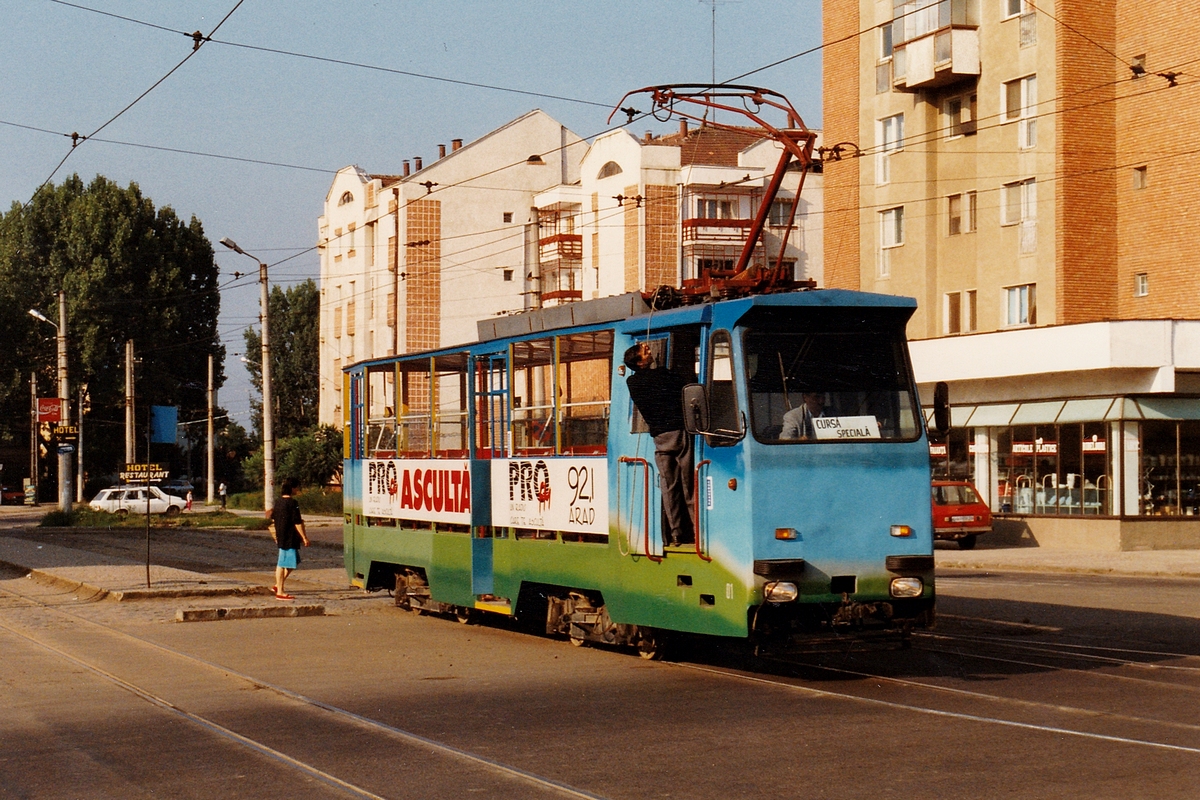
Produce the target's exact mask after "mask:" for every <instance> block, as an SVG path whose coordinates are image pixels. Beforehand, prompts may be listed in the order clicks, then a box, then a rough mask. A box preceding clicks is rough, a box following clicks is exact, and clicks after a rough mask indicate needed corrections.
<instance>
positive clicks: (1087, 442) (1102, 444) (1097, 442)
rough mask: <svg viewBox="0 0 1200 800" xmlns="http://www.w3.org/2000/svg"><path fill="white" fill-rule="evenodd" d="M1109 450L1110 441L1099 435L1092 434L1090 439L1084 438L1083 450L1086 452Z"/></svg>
mask: <svg viewBox="0 0 1200 800" xmlns="http://www.w3.org/2000/svg"><path fill="white" fill-rule="evenodd" d="M1107 451H1108V442H1106V441H1105V440H1104V439H1101V438H1100V437H1099V436H1092V438H1090V439H1084V440H1083V452H1085V453H1105V452H1107Z"/></svg>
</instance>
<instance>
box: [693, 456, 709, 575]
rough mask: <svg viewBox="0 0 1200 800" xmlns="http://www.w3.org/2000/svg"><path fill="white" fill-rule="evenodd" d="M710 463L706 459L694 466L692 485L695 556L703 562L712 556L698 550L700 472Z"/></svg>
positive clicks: (699, 537)
mask: <svg viewBox="0 0 1200 800" xmlns="http://www.w3.org/2000/svg"><path fill="white" fill-rule="evenodd" d="M711 463H712V459H709V458H706V459H704V460H703V461H701V462H700V463H699V464H697V465H696V474H695V477H694V483H693V485H692V506H693V507H694V509H695V512H696V513H695V514H693V515H692V518H693V519H694V520H696V535H695V537H693V538H694V539H695V542H696V555H698V556H700V558H701V559H702V560H704V561H712V556H710V555H706V554H705V553H704V551H703V550H702V549H701V548H700V539H701V536H700V531H701V527H700V470H701V468H703V467H704V466H705V465H706V464H711Z"/></svg>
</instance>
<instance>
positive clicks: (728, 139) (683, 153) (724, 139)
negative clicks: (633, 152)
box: [652, 125, 763, 167]
mask: <svg viewBox="0 0 1200 800" xmlns="http://www.w3.org/2000/svg"><path fill="white" fill-rule="evenodd" d="M762 138H763V132H762V131H761V130H759V129H758V128H742V127H738V128H733V129H728V128H714V127H712V126H711V125H701V126H700V127H699V128H691V129H689V130H688V131H687V132H686V133H672V134H669V135H667V136H660V137H658V138H657V139H654V140H653V142H652V144H657V145H667V146H674V147H678V148H679V165H680V166H681V167H686V166H689V165H692V164H700V165H703V166H708V167H736V166H737V165H738V153H740V152H741V151H742V150H744V149H746V148H747V147H749V146H750V145H752V144H754V143H755V142H757V141H758V140H759V139H762Z"/></svg>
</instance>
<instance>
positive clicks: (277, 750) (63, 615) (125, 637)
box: [0, 587, 604, 800]
mask: <svg viewBox="0 0 1200 800" xmlns="http://www.w3.org/2000/svg"><path fill="white" fill-rule="evenodd" d="M14 611H16V612H30V611H32V612H34V613H35V615H40V617H36V618H34V619H32V620H27V621H26V624H24V625H22V624H20V623H19V622H14V621H13V620H11V619H0V631H3V632H4V633H7V634H8V635H10V636H12V637H16V638H17V639H19V640H22V641H24V642H27V643H28V644H30V645H33V646H35V647H36V648H39V649H40V650H42V651H44V652H47V653H50V654H51V655H52V656H54V657H55V658H58V659H62V660H63V661H65V662H66V663H69V664H71V665H73V666H74V667H76V668H78V669H82V670H84V671H86V672H87V673H89V674H91V675H92V676H94V677H96V678H98V679H100V680H103V681H105V682H107V683H109V684H112V685H115V686H117V687H119V688H120V689H122V690H124V691H126V692H128V693H130V694H132V695H133V696H134V697H136V698H138V699H140V700H141V701H143V702H145V703H148V704H149V705H151V706H153V707H154V708H156V709H159V710H160V711H162V712H164V713H167V714H170V715H172V716H175V717H177V718H181V719H184V720H186V721H187V722H189V723H191V724H193V725H195V726H197V727H199V728H201V729H202V730H204V731H207V732H208V733H210V734H213V735H215V736H218V737H221V738H222V739H225V740H226V741H229V742H232V743H234V744H236V745H237V746H239V747H241V748H243V749H244V750H246V751H249V752H252V753H255V754H257V755H259V756H263V757H266V758H268V759H271V760H272V761H273V762H275V763H277V764H280V765H283V766H284V767H286V768H288V769H290V770H292V771H294V772H296V773H298V774H299V775H301V776H304V777H305V778H308V779H311V780H316V781H319V782H321V783H323V784H325V785H327V786H328V787H330V788H331V789H334V790H335V791H338V792H342V793H345V794H348V795H349V796H352V797H358V798H370V799H371V800H382V799H383V798H384V797H386V796H387V795H386V794H379V793H377V790H373V789H372V788H369V787H366V786H363V785H360V784H359V783H354V782H351V781H348V780H345V779H343V778H340V777H338V776H337V775H336V774H335V770H333V769H331V768H329V767H323V766H321V765H319V764H315V763H313V762H312V760H311V759H309V760H306V759H305V758H303V757H300V756H297V755H292V754H289V753H288V752H287V751H286V750H285V749H284V748H283V747H281V746H278V745H275V744H272V743H271V742H269V741H267V738H269V737H265V736H259V735H256V734H254V733H253V732H243V731H239V730H237V729H235V728H234V727H233V726H232V725H227V724H223V723H222V722H221V721H219V720H218V719H217V718H216V715H214V714H211V713H205V712H202V711H198V710H193V709H189V708H188V707H186V705H185V704H184V703H180V702H178V701H173V700H171V699H170V698H169V697H168V696H166V695H167V694H168V692H166V691H164V690H163V689H154V688H152V687H150V686H148V685H146V684H147V683H149V681H145V680H139V679H136V678H130V677H127V676H122V675H119V674H117V670H116V669H114V668H112V667H108V666H104V665H103V664H102V663H100V662H101V660H100V659H98V658H96V657H95V656H92V657H88V656H85V655H81V654H80V653H78V652H71V651H70V650H69V649H68V647H66V646H64V645H62V644H61V643H56V642H55V641H53V640H52V637H50V636H48V635H47V634H46V630H47V628H48V626H47V625H46V622H47V620H46V619H45V617H46V616H47V615H55V616H57V617H59V618H60V620H62V619H65V620H67V621H68V622H69V623H70V624H72V625H82V626H86V627H87V628H89V629H90V630H91V631H93V632H98V633H100V634H101V635H102V636H106V637H108V638H109V639H110V640H119V641H120V642H122V643H125V644H127V645H129V644H132V645H134V646H135V647H138V648H141V649H142V650H143V651H148V652H150V653H152V654H156V655H158V656H160V657H164V656H165V657H167V658H169V659H170V660H171V661H172V662H174V664H175V665H176V666H177V665H178V663H179V662H184V663H186V664H190V665H191V666H192V667H193V668H196V669H198V670H200V671H203V672H205V673H207V676H206V677H207V679H208V680H209V681H213V680H215V681H216V683H217V684H220V685H223V686H224V693H225V694H226V695H229V694H230V693H232V692H237V691H241V690H245V689H253V690H258V691H264V690H265V691H267V692H269V693H270V694H271V695H272V696H273V697H274V698H275V699H276V701H282V702H283V703H284V704H287V705H290V706H292V712H293V714H295V712H297V711H298V712H299V714H298V715H296V716H297V717H298V718H299V717H302V718H304V719H305V721H306V722H305V725H306V726H308V728H307V730H306V735H308V736H310V737H311V736H312V735H313V732H312V727H313V726H317V725H322V724H324V725H325V726H326V727H327V728H330V729H332V730H334V732H335V733H334V737H335V738H336V731H337V730H344V729H347V728H349V729H355V730H358V731H360V732H366V733H368V734H371V735H374V736H377V737H381V738H382V739H386V740H389V741H390V742H391V744H392V745H393V747H395V746H399V747H400V748H401V749H411V748H415V749H418V750H421V751H424V753H425V754H426V757H430V758H435V759H449V760H451V761H454V762H457V763H459V764H461V765H462V766H463V767H465V768H467V769H473V770H476V771H479V772H483V773H487V774H489V775H491V777H492V778H493V779H496V780H499V781H501V782H503V783H506V784H509V790H510V791H514V792H515V791H517V786H520V787H521V789H520V790H519V791H520V794H521V796H525V797H534V796H547V797H550V796H553V797H569V798H584V799H586V800H604V798H603V797H602V796H600V795H597V794H593V793H591V792H587V791H585V790H582V789H578V788H575V787H573V786H569V785H567V784H565V783H562V782H559V781H556V780H554V779H552V778H548V777H545V776H542V775H538V774H536V773H533V772H530V771H528V770H524V769H521V768H520V767H516V766H513V765H510V764H505V763H502V762H501V761H498V760H496V759H492V758H489V757H487V756H485V755H481V754H478V753H473V752H470V751H468V750H465V749H462V748H459V747H455V746H453V745H450V744H447V743H445V742H440V741H437V740H435V739H432V738H429V737H426V736H422V735H420V734H418V733H415V732H413V731H409V730H404V729H402V728H399V727H396V726H393V725H389V724H387V723H385V722H382V721H380V720H377V719H372V718H370V717H367V716H365V715H362V714H358V713H355V712H353V711H350V710H347V709H344V708H340V707H338V706H336V705H333V704H331V703H327V702H324V701H322V700H318V699H316V698H313V697H309V696H306V695H304V694H302V693H299V692H295V691H292V690H291V689H288V688H285V687H283V686H279V685H276V684H273V683H270V682H268V681H264V680H261V679H259V678H257V677H254V676H251V675H247V674H244V673H242V672H239V671H237V670H234V669H231V668H229V667H227V666H224V665H222V664H218V663H214V662H212V661H208V660H206V659H203V658H200V657H197V656H194V655H191V654H188V653H184V652H182V651H180V650H177V649H175V648H172V647H169V646H166V645H163V644H160V643H158V642H154V641H151V640H149V639H145V638H143V637H140V636H137V635H135V634H132V633H129V632H127V631H122V630H120V629H118V628H116V627H114V626H112V625H108V624H105V623H103V622H97V621H95V620H91V619H88V618H86V617H83V616H81V615H79V614H75V613H72V612H71V611H69V610H66V609H64V608H62V607H61V606H59V605H52V604H50V603H46V602H43V601H40V600H38V599H37V598H34V597H30V596H27V595H23V594H21V593H19V592H15V591H12V590H11V589H8V588H4V587H0V612H7V613H9V614H10V616H11V612H14ZM140 656H141V658H143V659H144V658H145V657H146V653H145V652H143V653H142V654H140ZM117 660H121V659H117ZM136 660H138V659H137V658H136V657H133V658H129V657H127V658H126V659H125V661H127V662H132V661H136ZM127 671H132V669H131V668H130V669H129V670H127ZM164 672H169V670H164ZM190 680H192V681H195V680H196V677H195V675H194V674H192V675H191V677H190Z"/></svg>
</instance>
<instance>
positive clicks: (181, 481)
mask: <svg viewBox="0 0 1200 800" xmlns="http://www.w3.org/2000/svg"><path fill="white" fill-rule="evenodd" d="M158 488H159V489H161V490H162V491H163V492H165V493H166V494H169V495H172V496H174V497H178V498H181V499H186V498H187V493H188V492H191V491H195V489H196V487H195V486H193V485H192V482H191V481H189V480H187V479H186V478H172V479H171V480H169V481H163V482H162V483H160V484H158Z"/></svg>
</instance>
